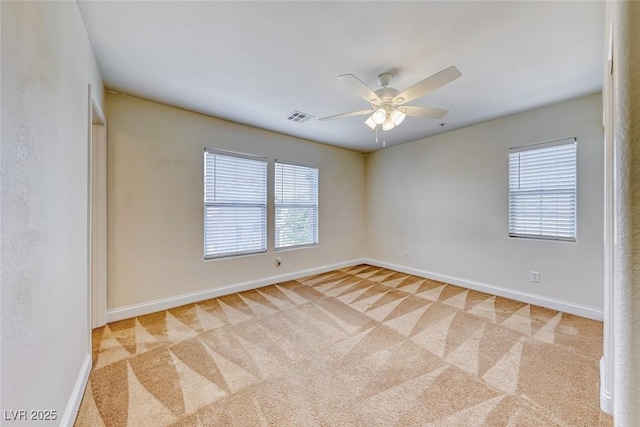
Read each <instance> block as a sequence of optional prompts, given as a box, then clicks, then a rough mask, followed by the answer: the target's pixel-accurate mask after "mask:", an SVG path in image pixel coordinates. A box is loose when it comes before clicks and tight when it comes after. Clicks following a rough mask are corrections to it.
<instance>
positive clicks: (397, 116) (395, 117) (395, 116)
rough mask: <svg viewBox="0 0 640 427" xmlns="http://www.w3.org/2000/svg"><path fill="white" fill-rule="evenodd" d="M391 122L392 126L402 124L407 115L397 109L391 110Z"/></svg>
mask: <svg viewBox="0 0 640 427" xmlns="http://www.w3.org/2000/svg"><path fill="white" fill-rule="evenodd" d="M390 116H391V121H392V122H393V124H394V125H396V126H398V125H399V124H400V123H402V122H403V121H404V119H405V117H407V115H406V114H405V113H404V112H402V111H400V110H397V109H393V110H391V114H390Z"/></svg>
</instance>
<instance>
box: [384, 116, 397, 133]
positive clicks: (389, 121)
mask: <svg viewBox="0 0 640 427" xmlns="http://www.w3.org/2000/svg"><path fill="white" fill-rule="evenodd" d="M394 127H396V125H395V123H393V120H392V119H391V117H389V118H388V119H387V120H385V122H384V123H383V124H382V130H384V131H388V130H391V129H393V128H394Z"/></svg>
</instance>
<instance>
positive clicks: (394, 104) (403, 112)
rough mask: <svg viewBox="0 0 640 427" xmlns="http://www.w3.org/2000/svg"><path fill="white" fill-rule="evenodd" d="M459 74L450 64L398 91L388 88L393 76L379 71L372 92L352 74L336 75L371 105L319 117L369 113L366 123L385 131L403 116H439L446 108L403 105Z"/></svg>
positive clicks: (446, 111) (449, 81)
mask: <svg viewBox="0 0 640 427" xmlns="http://www.w3.org/2000/svg"><path fill="white" fill-rule="evenodd" d="M461 75H462V73H461V72H460V70H458V69H457V68H456V67H454V66H451V67H448V68H445V69H444V70H442V71H440V72H437V73H435V74H434V75H432V76H430V77H427V78H426V79H424V80H421V81H419V82H418V83H416V84H414V85H413V86H411V87H410V88H409V89H407V90H405V91H403V92H400V91H398V89H394V88H392V87H389V83H390V82H391V78H392V77H393V75H392V74H391V73H382V74H380V75H379V76H378V84H380V86H381V88H380V89H378V90H376V91H374V90H372V89H371V88H370V87H369V86H367V85H366V84H365V83H364V82H362V80H360V79H358V78H357V77H356V76H354V75H353V74H343V75H341V76H338V79H340V81H341V82H342V83H343V84H344V85H345V86H347V87H348V88H349V89H351V90H352V91H354V92H355V93H356V94H357V95H358V96H360V97H361V98H363V99H365V100H367V101H368V102H369V103H370V104H371V108H369V109H366V110H359V111H352V112H350V113H343V114H336V115H335V116H328V117H323V118H321V119H320V120H323V121H324V120H334V119H342V118H346V117H353V116H361V115H365V114H371V115H370V116H369V118H367V120H365V124H366V125H367V126H369V127H370V128H371V129H372V130H376V129H377V128H378V126H381V127H382V130H384V131H389V130H391V129H393V128H394V127H396V126H397V125H399V124H400V123H402V121H403V120H404V119H405V117H406V116H411V117H420V118H427V119H440V118H442V117H444V116H445V114H447V113H448V112H449V111H448V110H443V109H441V108H433V107H420V106H417V105H405V104H406V103H407V102H411V101H413V100H414V99H417V98H420V97H423V96H425V95H426V94H428V93H429V92H433V91H434V90H436V89H439V88H441V87H442V86H444V85H446V84H449V83H451V82H452V81H454V80H455V79H457V78H458V77H460V76H461Z"/></svg>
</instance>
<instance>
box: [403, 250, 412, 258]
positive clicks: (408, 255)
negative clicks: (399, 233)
mask: <svg viewBox="0 0 640 427" xmlns="http://www.w3.org/2000/svg"><path fill="white" fill-rule="evenodd" d="M404 257H405V258H406V259H409V258H411V252H409V251H404Z"/></svg>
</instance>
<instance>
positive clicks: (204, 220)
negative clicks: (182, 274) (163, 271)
mask: <svg viewBox="0 0 640 427" xmlns="http://www.w3.org/2000/svg"><path fill="white" fill-rule="evenodd" d="M208 154H212V155H216V156H226V157H234V158H240V159H247V160H253V161H259V162H262V163H264V189H263V190H264V204H261V203H227V204H226V205H227V206H236V207H241V206H246V207H261V208H262V209H263V210H264V220H263V222H262V228H263V229H262V236H263V240H264V244H263V247H262V248H261V249H259V250H246V251H240V252H226V253H222V254H215V255H211V254H208V253H207V207H210V206H211V207H213V206H224V205H225V203H219V202H218V203H215V202H207V155H208ZM202 184H203V185H202V187H203V188H202V189H203V206H202V215H203V218H202V224H203V230H202V231H203V232H202V240H203V245H202V248H203V256H204V259H205V261H210V260H216V259H226V258H233V257H239V256H247V255H256V254H263V253H266V252H267V251H268V246H269V236H268V230H269V211H268V205H269V191H268V188H269V159H268V158H266V157H262V156H256V155H251V154H245V153H238V152H234V151H227V150H219V149H216V148H209V147H205V148H204V156H203V171H202Z"/></svg>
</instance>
